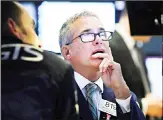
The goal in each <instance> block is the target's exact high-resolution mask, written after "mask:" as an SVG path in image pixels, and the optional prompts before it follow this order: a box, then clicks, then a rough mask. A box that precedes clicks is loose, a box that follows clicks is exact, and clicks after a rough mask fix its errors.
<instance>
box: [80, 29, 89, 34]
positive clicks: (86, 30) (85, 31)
mask: <svg viewBox="0 0 163 120" xmlns="http://www.w3.org/2000/svg"><path fill="white" fill-rule="evenodd" d="M90 31H91V29H85V30H83V31H82V32H81V34H82V33H87V32H90Z"/></svg>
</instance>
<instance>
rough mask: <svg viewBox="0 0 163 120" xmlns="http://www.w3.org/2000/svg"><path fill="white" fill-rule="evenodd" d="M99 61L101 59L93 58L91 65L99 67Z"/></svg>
mask: <svg viewBox="0 0 163 120" xmlns="http://www.w3.org/2000/svg"><path fill="white" fill-rule="evenodd" d="M101 62H102V59H96V60H93V61H92V65H93V66H94V67H95V68H97V69H99V66H100V64H101Z"/></svg>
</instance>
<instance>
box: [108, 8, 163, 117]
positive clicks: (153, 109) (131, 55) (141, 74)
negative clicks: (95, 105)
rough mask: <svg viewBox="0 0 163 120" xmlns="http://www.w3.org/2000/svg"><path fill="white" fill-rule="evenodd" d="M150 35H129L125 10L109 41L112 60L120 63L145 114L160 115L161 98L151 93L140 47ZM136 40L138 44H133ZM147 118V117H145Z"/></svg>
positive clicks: (128, 83)
mask: <svg viewBox="0 0 163 120" xmlns="http://www.w3.org/2000/svg"><path fill="white" fill-rule="evenodd" d="M150 38H151V37H150V36H131V35H130V26H129V19H128V14H127V10H126V9H125V10H124V11H123V12H122V15H121V17H120V21H119V23H117V24H116V30H115V32H114V35H113V38H112V40H111V42H110V47H111V50H112V53H113V57H114V60H115V61H116V62H118V63H120V64H121V67H122V73H123V77H124V80H125V81H126V83H127V85H128V86H129V88H130V89H131V91H133V92H134V93H135V94H136V96H137V97H138V101H139V104H140V107H141V108H142V110H143V112H144V114H145V115H149V116H152V117H161V116H162V100H160V99H158V98H156V97H154V96H153V95H152V94H151V89H150V82H149V79H148V76H147V70H146V66H145V63H144V56H143V53H142V50H141V48H140V47H137V46H136V45H139V46H140V45H142V43H143V42H148V41H149V40H150ZM136 41H138V43H139V44H135V43H136ZM140 43H141V44H140ZM147 119H148V117H147Z"/></svg>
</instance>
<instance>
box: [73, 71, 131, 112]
mask: <svg viewBox="0 0 163 120" xmlns="http://www.w3.org/2000/svg"><path fill="white" fill-rule="evenodd" d="M74 75H75V81H76V83H77V84H78V86H79V88H80V90H81V91H82V93H83V95H84V97H85V89H84V88H85V86H86V85H87V84H89V83H91V81H89V80H88V79H86V78H85V77H83V76H82V75H80V74H79V73H77V72H75V73H74ZM94 83H95V84H97V85H98V86H99V87H100V89H101V91H102V93H103V90H104V88H103V87H104V86H103V81H102V79H101V78H99V79H98V80H97V81H95V82H94ZM101 99H102V97H101ZM130 99H131V96H130V97H128V98H127V99H126V100H121V99H116V102H117V103H118V104H119V106H120V107H121V109H122V111H123V113H127V112H130ZM99 112H100V111H99Z"/></svg>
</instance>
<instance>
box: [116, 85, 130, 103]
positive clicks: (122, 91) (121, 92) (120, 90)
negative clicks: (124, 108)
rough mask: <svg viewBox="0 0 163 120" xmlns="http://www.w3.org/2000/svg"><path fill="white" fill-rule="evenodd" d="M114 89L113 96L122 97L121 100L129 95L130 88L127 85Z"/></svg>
mask: <svg viewBox="0 0 163 120" xmlns="http://www.w3.org/2000/svg"><path fill="white" fill-rule="evenodd" d="M113 91H114V94H115V97H116V98H117V99H122V100H125V99H127V98H128V97H130V95H131V94H130V90H129V88H128V87H125V88H118V89H115V90H113Z"/></svg>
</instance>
